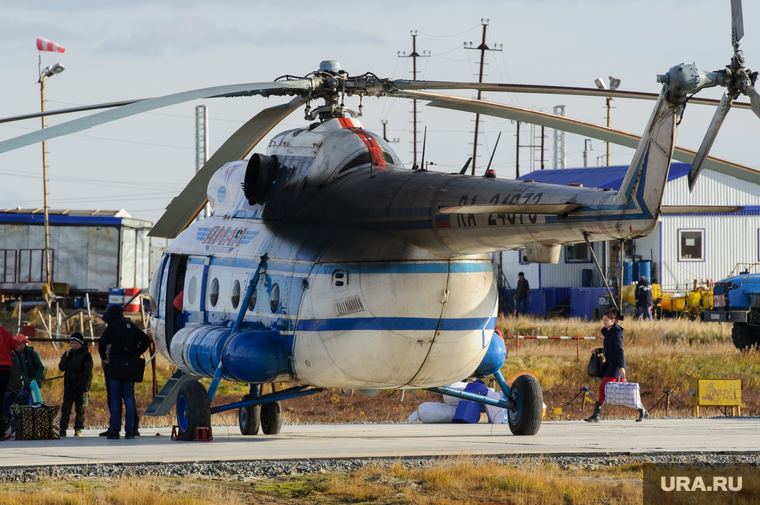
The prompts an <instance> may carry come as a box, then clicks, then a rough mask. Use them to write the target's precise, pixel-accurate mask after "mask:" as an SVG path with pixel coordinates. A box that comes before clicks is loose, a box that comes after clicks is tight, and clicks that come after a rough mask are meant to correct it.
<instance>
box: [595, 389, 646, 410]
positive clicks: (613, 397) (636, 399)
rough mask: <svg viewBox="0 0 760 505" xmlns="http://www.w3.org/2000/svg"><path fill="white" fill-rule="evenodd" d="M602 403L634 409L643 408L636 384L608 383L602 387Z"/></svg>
mask: <svg viewBox="0 0 760 505" xmlns="http://www.w3.org/2000/svg"><path fill="white" fill-rule="evenodd" d="M604 403H606V404H609V405H625V406H626V407H631V408H634V409H643V408H644V405H642V404H641V395H640V394H639V385H638V384H637V383H636V382H608V383H607V384H605V385H604Z"/></svg>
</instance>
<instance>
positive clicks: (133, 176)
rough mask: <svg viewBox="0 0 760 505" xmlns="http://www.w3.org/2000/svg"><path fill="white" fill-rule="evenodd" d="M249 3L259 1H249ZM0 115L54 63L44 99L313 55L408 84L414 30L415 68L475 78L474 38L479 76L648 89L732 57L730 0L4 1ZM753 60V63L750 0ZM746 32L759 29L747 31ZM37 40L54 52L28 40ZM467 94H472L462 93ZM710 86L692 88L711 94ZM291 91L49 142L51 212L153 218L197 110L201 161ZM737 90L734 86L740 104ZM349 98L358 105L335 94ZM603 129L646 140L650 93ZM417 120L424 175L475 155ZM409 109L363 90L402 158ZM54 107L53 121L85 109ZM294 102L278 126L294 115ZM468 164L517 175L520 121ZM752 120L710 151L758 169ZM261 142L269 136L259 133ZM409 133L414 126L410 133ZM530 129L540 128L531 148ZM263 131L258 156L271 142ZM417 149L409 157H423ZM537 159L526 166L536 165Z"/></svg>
mask: <svg viewBox="0 0 760 505" xmlns="http://www.w3.org/2000/svg"><path fill="white" fill-rule="evenodd" d="M259 4H260V5H259ZM0 8H2V12H3V15H2V17H0V55H2V56H0V61H1V62H2V66H3V70H2V72H0V117H9V116H15V115H21V114H27V113H33V112H38V111H39V110H40V89H39V84H37V79H38V76H39V74H38V63H39V61H40V60H39V58H40V56H41V63H42V67H45V66H48V65H52V64H54V63H56V62H60V63H61V64H62V65H64V66H65V67H66V70H65V71H64V72H63V73H61V74H58V75H55V76H53V77H51V78H48V79H47V80H46V85H45V98H46V103H45V108H46V110H54V109H61V108H67V107H73V106H78V105H87V104H95V103H104V102H114V101H121V100H128V99H135V98H149V97H155V96H161V95H166V94H171V93H176V92H180V91H186V90H191V89H196V88H204V87H209V86H217V85H225V84H236V83H245V82H266V81H272V80H274V79H275V78H277V77H279V76H281V75H284V74H291V75H305V74H307V73H309V72H311V71H314V70H317V69H318V67H319V63H320V61H322V60H338V61H339V62H340V63H341V66H342V68H343V69H345V70H347V71H348V72H349V73H350V74H351V75H359V74H363V73H364V72H373V73H375V74H376V75H378V76H380V77H388V78H394V79H411V78H412V61H411V59H410V58H404V57H399V52H400V51H401V52H406V53H409V52H410V51H411V48H412V37H411V35H410V32H411V31H412V30H416V31H417V50H418V52H422V51H429V53H430V54H429V57H425V58H419V59H418V60H417V62H418V75H417V78H418V79H424V80H449V81H467V82H475V81H477V77H478V76H477V72H478V63H479V60H480V52H479V51H473V50H466V49H464V47H463V45H464V43H465V42H472V43H473V46H477V45H478V44H479V43H480V40H481V38H482V34H483V25H482V23H483V22H485V21H486V20H487V23H488V27H487V37H486V40H487V43H488V44H489V46H490V47H492V48H494V47H501V51H490V52H488V53H486V57H485V74H486V75H485V77H484V81H486V82H507V83H518V84H546V85H567V86H581V87H593V86H594V79H595V78H598V77H602V78H603V79H604V80H605V81H608V77H609V76H614V77H617V78H620V79H621V86H620V89H624V90H635V91H646V92H654V93H656V92H659V90H660V85H658V84H657V82H656V75H657V74H664V73H666V72H667V70H668V69H669V68H670V67H672V66H674V65H676V64H678V63H681V62H685V63H692V62H694V63H696V64H697V66H698V67H699V68H700V69H702V70H705V71H714V70H718V69H720V68H723V67H724V66H725V65H727V64H728V63H729V61H730V58H731V55H732V54H733V50H732V47H731V43H730V37H731V31H730V2H729V0H658V1H651V0H639V1H637V2H630V1H622V0H604V1H602V0H596V1H591V0H587V1H578V0H533V1H530V2H526V1H524V0H523V1H519V2H517V1H508V0H474V1H473V0H471V1H468V2H466V4H465V3H464V2H461V1H460V0H457V1H454V0H431V1H428V0H420V1H412V2H410V1H403V2H402V1H399V0H387V1H384V2H355V1H343V0H323V1H321V2H298V1H295V2H266V3H264V2H250V1H247V0H220V1H216V2H213V3H211V2H204V1H199V0H198V1H194V0H182V1H175V0H151V1H141V0H132V1H130V0H127V1H126V2H120V3H118V4H116V3H112V2H102V1H94V0H69V1H66V2H59V3H57V4H56V3H54V2H24V3H23V4H22V3H21V2H15V1H10V0H0ZM744 26H745V33H746V35H745V37H744V39H743V40H742V46H741V48H742V49H743V50H744V52H745V55H746V59H747V67H749V68H752V69H757V70H760V2H749V1H746V0H745V2H744ZM755 27H756V29H755ZM37 37H45V38H47V39H50V40H52V41H54V42H56V43H59V44H61V45H63V46H65V48H66V52H65V53H63V54H59V53H51V52H39V51H37V48H36V45H35V41H36V39H37ZM460 94H461V95H462V96H469V97H474V95H475V93H473V92H463V93H460ZM721 95H722V89H710V90H705V91H703V92H702V93H700V96H702V97H707V98H720V96H721ZM483 98H484V99H487V100H491V101H496V102H501V103H506V104H510V105H518V106H521V107H526V108H531V109H535V110H542V111H546V112H551V111H552V109H553V107H554V106H555V105H565V107H566V115H567V116H568V117H572V118H576V119H581V120H584V121H589V122H594V123H597V124H605V122H606V108H605V101H604V99H602V98H589V97H562V96H556V95H551V96H541V95H524V94H521V95H516V94H498V93H484V94H483ZM286 100H287V98H270V99H265V98H261V97H250V98H234V99H231V98H228V99H213V100H199V101H195V102H188V103H185V104H181V105H177V106H173V107H168V108H165V109H160V110H157V111H154V112H152V113H147V114H143V115H140V116H135V117H132V118H127V119H124V120H121V121H117V122H113V123H110V124H107V125H103V126H99V127H97V128H92V129H90V130H86V131H83V132H80V133H78V134H73V135H70V136H67V137H61V138H57V139H53V140H50V141H48V142H47V144H46V145H47V152H48V156H47V160H48V179H49V188H48V189H49V206H50V208H52V209H88V210H95V209H103V210H119V209H122V208H123V209H126V210H127V212H129V213H130V214H131V215H132V217H134V218H136V219H144V220H147V221H152V222H156V221H157V220H158V219H159V218H160V216H161V215H162V213H163V210H164V209H165V207H166V206H167V205H168V203H169V202H170V201H171V199H172V198H173V197H174V196H176V195H177V194H178V193H179V192H180V191H181V190H182V188H183V187H184V186H185V184H186V183H187V182H189V180H190V179H191V178H192V176H193V175H194V173H195V107H196V106H197V105H201V104H203V105H206V106H207V107H208V117H209V146H210V154H213V152H214V151H215V150H216V149H217V148H218V147H219V146H220V145H221V144H222V143H223V142H224V141H225V140H226V139H227V137H228V136H229V135H231V134H232V133H233V132H234V131H235V130H236V129H237V128H239V127H240V126H241V125H242V124H243V123H244V122H245V121H247V120H248V119H250V117H252V116H254V115H255V114H256V113H258V112H259V111H260V110H262V109H263V108H267V107H271V106H273V105H276V104H277V103H282V102H284V101H286ZM741 100H742V101H747V99H746V97H743V98H742V99H741ZM346 105H347V106H349V107H354V108H355V107H356V106H358V99H347V100H346ZM612 106H613V109H612V110H611V125H612V127H613V128H618V129H621V130H624V131H628V132H631V133H636V134H641V133H642V131H643V128H644V126H645V123H646V121H647V119H648V118H649V115H650V114H651V111H652V107H653V102H651V101H637V100H620V99H619V100H614V101H613V102H612ZM418 108H419V110H420V111H421V112H420V113H419V116H418V121H419V129H420V131H421V130H422V128H424V127H427V146H426V155H425V156H426V160H427V161H430V162H432V163H434V164H435V165H432V166H430V169H431V170H440V171H443V172H453V171H458V170H459V168H461V167H462V165H463V164H464V163H465V161H466V160H467V158H468V157H469V156H471V155H472V142H473V133H472V132H473V129H474V116H472V115H469V114H466V113H463V112H457V111H446V110H436V109H434V108H432V107H425V106H424V105H420V106H419V107H418ZM411 111H412V104H411V101H408V100H400V99H391V98H371V99H368V100H365V101H364V116H363V117H362V118H361V119H360V121H361V122H362V124H363V125H364V127H365V128H366V129H369V130H373V131H376V132H379V133H382V128H383V125H382V122H383V121H387V136H388V138H389V139H390V140H394V139H398V142H397V143H393V144H391V145H392V146H393V148H394V149H395V150H396V152H397V153H398V154H399V155H400V157H401V159H403V160H404V161H405V162H407V163H408V165H411V161H412V149H413V146H412V128H413V125H412V113H411ZM713 113H714V109H713V108H711V107H707V106H700V105H689V106H687V108H686V111H685V116H684V119H683V121H682V123H681V126H680V129H679V136H678V140H677V144H678V145H680V146H683V147H686V148H691V149H694V150H697V149H698V148H699V144H700V142H701V140H702V136H703V135H704V132H705V131H706V129H707V126H708V125H709V122H710V119H711V118H712V115H713ZM85 114H89V113H83V114H74V115H69V116H68V117H65V118H64V117H63V116H56V117H51V118H49V119H48V120H47V124H48V125H54V124H59V123H61V122H64V121H66V120H69V119H75V118H77V117H81V116H82V115H85ZM306 125H307V123H306V122H305V121H304V120H303V113H302V111H301V110H298V111H296V112H295V113H293V114H292V115H291V116H289V117H288V118H286V119H285V120H284V121H283V122H282V123H281V124H280V125H279V126H278V127H277V128H275V129H274V133H276V132H279V131H283V130H286V129H292V128H297V127H303V126H306ZM39 128H40V120H39V119H34V120H26V121H22V122H16V123H10V124H0V140H5V139H9V138H13V137H16V136H18V135H22V134H24V133H27V132H30V131H34V130H36V129H39ZM481 132H482V135H481V136H480V138H479V144H480V145H479V147H478V153H479V159H478V162H477V166H478V172H479V173H482V170H484V167H485V165H486V164H487V163H488V158H490V156H491V153H492V150H493V148H494V144H495V142H496V138H497V135H498V134H499V133H500V132H501V133H502V138H501V141H500V143H499V146H498V149H497V150H496V153H495V155H494V159H493V165H492V168H495V170H496V174H497V176H498V177H499V178H514V177H515V158H516V151H517V150H518V149H517V148H516V141H515V133H516V125H515V124H513V123H512V122H510V121H508V120H503V119H498V118H484V119H483V122H482V125H481ZM759 133H760V119H758V118H757V117H755V116H754V115H753V114H752V112H751V111H749V110H739V109H733V110H732V111H731V112H730V113H729V114H728V117H727V119H726V121H725V123H724V124H723V127H722V129H721V131H720V134H719V135H718V138H717V140H716V142H715V145H714V146H713V149H712V151H711V154H712V155H715V156H718V157H721V158H725V159H728V160H731V161H734V162H737V163H742V164H745V165H747V166H750V167H753V168H755V169H758V170H760V142H758V140H760V136H759V135H758V134H759ZM540 134H541V132H540V127H539V128H535V129H534V130H533V131H531V128H530V127H529V126H526V125H523V126H521V130H520V136H521V139H520V144H521V145H526V144H531V143H533V144H539V143H540ZM270 136H271V135H270ZM545 136H546V141H545V146H546V150H545V154H544V156H545V167H546V168H552V144H553V133H552V131H551V130H548V129H547V130H546V132H545ZM419 138H420V140H421V138H422V135H421V133H420V134H419ZM531 139H534V140H533V141H531ZM267 140H268V138H267V139H264V141H262V142H261V143H260V144H259V145H258V146H257V147H256V148H255V149H254V152H262V153H263V152H265V149H266V148H265V146H266V143H267ZM566 142H567V144H566V151H567V166H568V167H582V166H583V152H584V146H585V145H586V142H585V139H584V138H582V137H579V136H576V135H571V134H568V135H567V141H566ZM590 144H591V150H590V151H589V152H588V164H589V166H596V165H597V164H601V163H602V159H601V158H600V157H603V155H604V154H605V152H606V151H605V150H606V148H605V144H604V143H603V142H601V141H597V140H592V141H591V143H590ZM421 147H422V146H421V143H420V145H419V146H418V150H420V151H421ZM41 151H42V150H41V146H40V145H34V146H29V147H24V148H21V149H18V150H16V151H12V152H9V153H5V154H0V181H2V183H1V184H0V208H16V207H22V208H41V207H42V205H43V181H42V154H41ZM519 151H520V172H521V175H524V174H525V173H526V171H530V170H531V169H536V170H537V169H540V161H539V160H540V151H539V150H537V149H531V148H530V147H522V148H520V149H519ZM632 155H633V150H631V149H627V148H623V147H619V146H614V145H613V146H612V148H611V156H610V158H611V162H612V164H627V163H629V162H630V159H631V156H632ZM532 158H533V160H532Z"/></svg>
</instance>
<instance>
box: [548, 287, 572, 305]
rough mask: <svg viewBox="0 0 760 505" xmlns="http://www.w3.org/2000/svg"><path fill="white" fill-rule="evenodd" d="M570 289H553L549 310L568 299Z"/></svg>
mask: <svg viewBox="0 0 760 505" xmlns="http://www.w3.org/2000/svg"><path fill="white" fill-rule="evenodd" d="M570 289H571V288H554V300H553V303H552V306H551V307H550V309H551V308H554V307H555V306H557V305H559V304H560V303H562V302H564V301H565V300H566V299H568V298H570Z"/></svg>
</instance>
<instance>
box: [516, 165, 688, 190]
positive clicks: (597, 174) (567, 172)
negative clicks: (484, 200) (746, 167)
mask: <svg viewBox="0 0 760 505" xmlns="http://www.w3.org/2000/svg"><path fill="white" fill-rule="evenodd" d="M689 168H691V165H690V164H688V163H678V162H673V163H671V164H670V171H669V172H668V182H670V181H672V180H675V179H678V178H680V177H683V176H685V175H686V174H688V173H689ZM627 170H628V165H613V166H609V167H598V168H565V169H560V170H536V171H533V172H531V173H529V174H526V175H523V176H522V177H519V178H518V179H517V180H518V181H536V182H545V183H549V184H561V185H563V186H567V185H568V184H583V187H585V188H600V189H602V188H610V189H614V190H618V189H620V185H621V184H622V183H623V178H625V173H626V171H627Z"/></svg>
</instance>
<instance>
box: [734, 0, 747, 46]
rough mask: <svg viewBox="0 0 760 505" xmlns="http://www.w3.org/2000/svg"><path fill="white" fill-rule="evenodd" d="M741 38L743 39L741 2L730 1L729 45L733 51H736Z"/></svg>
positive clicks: (739, 0)
mask: <svg viewBox="0 0 760 505" xmlns="http://www.w3.org/2000/svg"><path fill="white" fill-rule="evenodd" d="M742 37H744V15H743V14H742V0H731V45H732V46H734V48H735V49H738V47H739V42H740V41H741V40H742Z"/></svg>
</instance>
